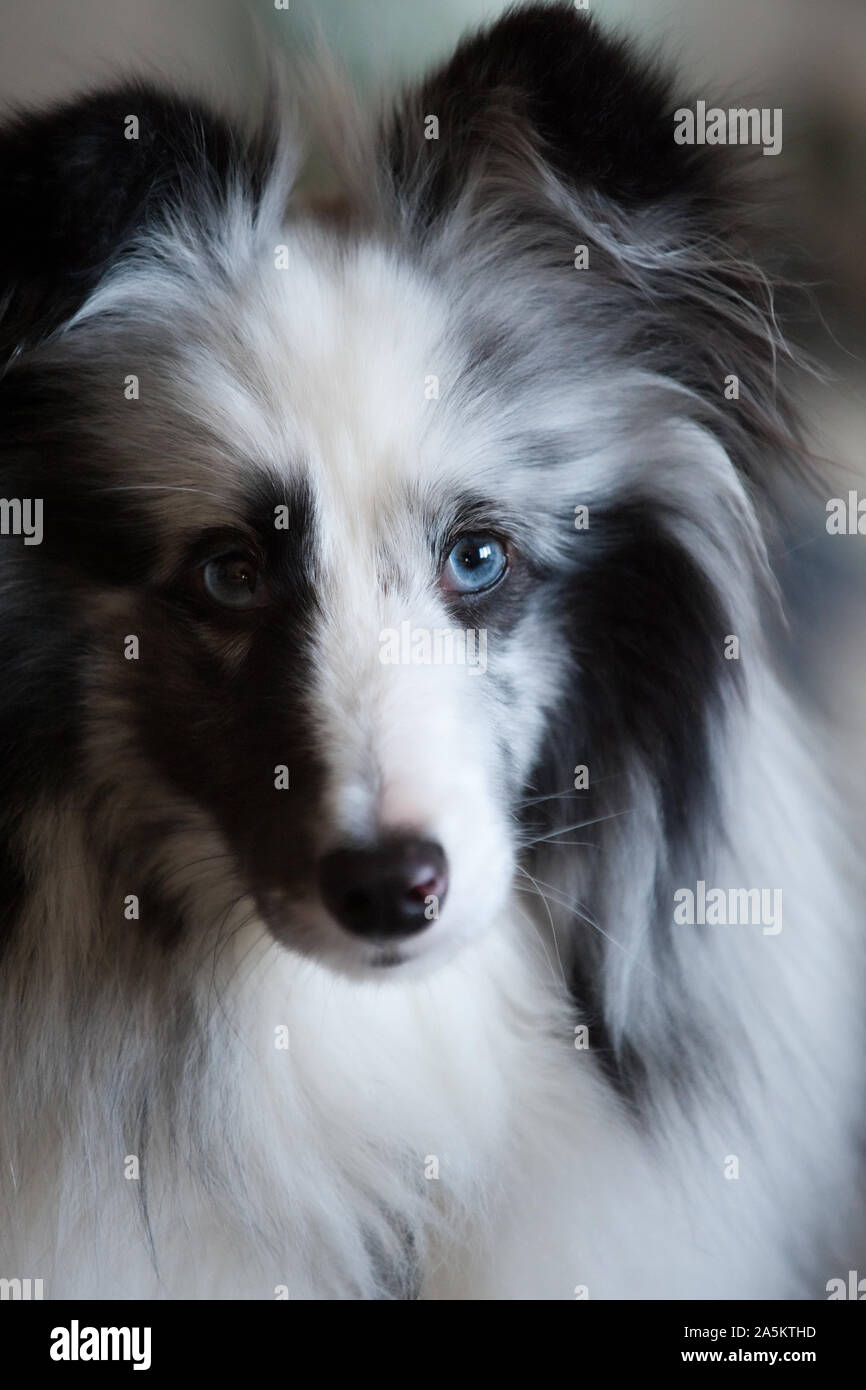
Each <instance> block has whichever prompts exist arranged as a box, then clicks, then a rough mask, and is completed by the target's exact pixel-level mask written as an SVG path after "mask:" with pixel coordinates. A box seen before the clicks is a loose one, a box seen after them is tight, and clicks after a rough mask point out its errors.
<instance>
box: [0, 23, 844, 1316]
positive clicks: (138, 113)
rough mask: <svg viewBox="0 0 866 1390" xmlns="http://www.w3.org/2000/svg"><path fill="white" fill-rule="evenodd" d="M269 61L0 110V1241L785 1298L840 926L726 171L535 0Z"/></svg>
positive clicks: (36, 1273) (823, 1079)
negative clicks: (389, 66)
mask: <svg viewBox="0 0 866 1390" xmlns="http://www.w3.org/2000/svg"><path fill="white" fill-rule="evenodd" d="M317 71H318V72H319V78H320V80H319V88H318V98H316V79H315V77H310V76H309V75H308V76H307V78H306V80H305V88H306V90H307V96H306V97H304V98H303V99H302V98H301V97H300V96H299V95H298V94H297V91H289V93H288V95H287V96H286V95H285V94H284V96H282V97H279V96H278V97H277V98H276V99H275V100H273V101H271V102H269V110H270V114H269V115H268V116H267V117H266V118H265V119H264V120H262V121H261V122H259V123H258V124H257V126H256V128H255V129H254V130H246V129H241V128H239V127H238V126H237V125H233V124H232V123H231V122H229V121H228V120H227V119H226V118H224V117H223V116H221V115H219V114H216V113H214V112H211V111H208V110H206V109H204V107H203V106H202V105H201V104H199V103H197V102H193V101H188V100H186V99H184V98H183V97H182V96H180V95H178V94H177V93H176V92H167V91H160V90H157V89H156V88H153V87H150V86H148V85H146V84H142V83H140V82H137V83H132V84H131V85H128V86H120V87H117V88H115V89H113V90H110V91H107V92H101V93H96V94H92V93H91V94H86V95H84V96H82V97H80V98H79V99H76V100H73V101H72V102H70V103H69V104H65V105H62V106H59V107H56V108H54V109H52V110H49V111H46V112H37V113H35V114H33V113H25V114H23V115H20V116H18V117H16V118H15V119H14V120H11V121H10V122H8V123H7V125H6V127H5V129H4V131H3V133H2V137H0V180H2V185H3V187H4V189H5V205H4V213H3V219H2V227H0V243H2V274H3V286H2V315H0V347H2V353H3V362H4V372H3V377H2V383H0V410H2V443H0V450H2V453H0V460H2V462H0V468H2V483H0V489H2V506H0V522H2V532H3V534H2V535H0V584H2V617H0V652H2V658H0V659H2V681H0V685H2V697H0V757H2V838H0V856H2V876H0V881H2V921H0V944H2V958H0V985H2V1004H0V1037H2V1045H0V1056H2V1087H0V1092H2V1100H0V1190H2V1201H0V1275H2V1276H3V1278H4V1279H7V1280H14V1279H24V1278H31V1279H37V1278H41V1279H42V1280H43V1282H44V1290H45V1296H46V1297H52V1298H57V1297H75V1298H142V1299H154V1298H187V1299H188V1298H200V1299H201V1298H222V1299H242V1298H243V1299H272V1298H275V1297H276V1298H280V1297H288V1298H293V1299H299V1298H300V1299H381V1298H384V1299H574V1298H589V1299H597V1298H715V1297H719V1298H737V1299H742V1298H822V1297H825V1296H826V1294H825V1289H826V1287H827V1281H828V1280H829V1279H831V1278H833V1277H834V1276H836V1275H839V1274H841V1275H843V1276H844V1275H845V1271H847V1270H848V1268H849V1266H850V1267H852V1268H856V1267H857V1266H856V1260H857V1259H858V1257H860V1258H861V1259H862V1255H863V1250H864V1246H863V1240H862V1232H863V1221H862V1207H861V1202H862V1191H861V1190H860V1182H859V1176H858V1163H859V1156H860V1154H861V1152H862V1144H861V1141H862V1132H861V1128H860V1126H861V1121H862V1115H863V1111H862V1089H861V1083H862V1056H863V1041H864V1039H863V1021H862V1016H861V1004H862V998H863V949H862V933H861V931H860V920H859V919H860V914H859V912H858V910H857V906H856V899H857V889H856V886H855V885H856V879H857V866H856V858H855V857H854V856H853V855H852V853H851V851H850V849H849V848H847V844H848V840H849V839H850V838H851V837H850V836H848V835H847V834H846V829H845V826H846V817H845V814H844V810H843V809H841V808H839V807H837V805H836V801H837V798H836V795H835V793H834V791H833V788H832V785H831V784H832V782H833V775H832V768H833V759H834V757H835V756H836V755H835V754H834V752H833V749H832V745H831V744H830V743H829V742H827V741H826V737H825V734H824V732H823V731H822V729H821V727H820V724H819V723H818V721H817V720H816V719H815V718H813V717H812V716H811V715H808V714H806V713H805V712H804V707H803V705H802V702H801V701H800V699H799V696H798V694H797V691H796V689H795V688H794V686H793V683H792V681H791V679H790V676H789V675H788V674H787V672H788V667H787V666H786V664H785V657H784V642H785V636H784V633H785V622H784V602H783V600H782V598H781V596H780V586H779V583H778V580H777V576H776V574H775V566H774V563H773V556H774V554H775V553H776V551H777V550H778V545H779V538H780V536H783V534H784V526H785V524H786V522H785V515H786V508H787V507H788V503H789V501H790V499H791V498H793V497H800V496H806V495H807V494H808V492H809V489H810V488H811V486H812V484H811V465H810V464H809V462H808V458H807V451H806V448H805V446H804V443H803V440H802V438H801V432H800V430H799V427H798V425H797V423H796V418H795V412H794V411H793V409H792V408H791V406H790V404H789V402H788V400H787V396H786V387H785V386H784V384H783V377H784V375H785V374H784V372H783V371H782V367H783V366H784V365H785V363H788V364H789V365H790V363H791V361H792V359H793V354H792V351H791V349H789V347H788V346H787V343H786V339H785V337H784V336H783V334H782V330H781V329H780V327H779V325H778V323H777V318H776V314H775V312H774V282H773V279H772V276H771V275H769V274H768V273H767V271H766V269H764V268H762V261H761V257H760V255H759V254H756V253H755V252H754V251H753V249H750V248H752V247H753V246H754V244H755V243H754V241H753V239H752V236H751V232H750V217H751V214H750V213H749V210H748V206H749V201H750V199H751V198H752V196H753V195H752V193H751V192H750V189H751V187H752V184H751V183H750V179H749V176H748V174H747V173H746V174H745V175H744V176H743V177H742V178H741V176H740V175H739V174H737V173H732V170H731V160H732V153H731V152H730V151H728V150H724V149H717V148H713V147H711V146H709V145H706V146H698V145H688V144H680V143H678V141H677V140H675V138H674V131H675V123H674V111H675V108H676V107H677V104H678V103H677V101H676V100H675V98H674V96H673V95H672V87H671V84H670V82H669V80H668V78H667V77H666V76H665V75H664V74H663V73H661V72H660V71H658V70H657V69H656V68H655V67H653V66H652V65H651V64H648V63H647V62H646V61H645V59H644V58H642V57H640V56H639V55H638V54H636V53H635V52H634V51H633V49H632V48H631V47H630V46H629V45H628V44H627V43H625V42H623V41H622V40H620V39H612V38H609V37H607V36H605V35H604V34H603V33H602V32H601V31H600V30H599V29H598V28H597V27H596V26H595V24H594V23H593V22H591V21H590V20H588V19H587V18H586V17H584V16H582V15H581V14H580V13H579V12H577V11H576V10H575V8H574V7H573V6H571V5H567V4H550V5H543V4H531V5H529V6H526V7H522V8H518V9H515V10H512V11H509V12H508V13H507V14H506V15H505V16H504V17H502V18H501V19H500V20H499V21H498V22H496V23H494V24H493V25H492V27H488V28H487V29H486V30H484V31H482V32H480V33H478V34H476V35H474V36H471V37H469V38H468V39H467V40H466V41H464V42H463V43H462V44H461V45H460V47H459V48H458V49H457V51H456V53H455V54H454V56H453V57H452V58H451V59H450V61H448V62H447V63H445V64H444V65H443V66H442V67H441V68H440V69H439V70H438V71H436V72H434V73H433V74H432V75H430V76H429V77H428V78H427V79H426V80H425V81H424V82H423V83H422V84H420V85H419V86H417V87H415V88H413V89H411V90H407V91H406V92H404V93H403V94H402V96H400V97H399V98H398V99H396V100H394V101H393V102H392V103H391V104H390V105H389V107H388V109H387V110H384V111H383V112H380V113H375V112H374V113H372V114H370V113H366V114H365V113H364V112H363V111H362V109H361V105H360V104H359V102H358V101H357V100H356V99H355V98H353V97H351V96H350V95H348V94H347V91H346V90H343V89H341V87H340V84H339V82H338V81H337V79H336V78H335V77H334V76H333V71H334V70H333V68H329V67H328V66H327V65H326V64H325V65H321V64H320V65H319V67H318V69H317ZM310 91H312V93H313V98H314V100H313V106H314V107H315V110H316V119H315V122H314V125H313V126H312V127H310V125H309V122H307V131H308V134H307V135H306V136H304V137H302V136H301V135H299V133H298V131H299V129H300V122H301V120H302V118H301V117H300V116H298V114H297V112H298V111H300V110H302V109H306V108H307V107H308V106H309V101H308V97H309V92H310ZM304 119H305V118H304ZM305 140H306V142H307V143H306V144H305V143H304V141H305ZM311 146H312V148H313V149H314V151H316V152H317V156H318V163H317V164H316V165H315V166H314V167H316V168H318V169H319V170H320V171H322V170H325V171H326V174H327V177H324V176H322V177H319V178H318V179H317V180H314V179H312V178H311V175H310V173H309V169H310V165H309V161H308V158H307V154H306V153H305V151H306V150H307V149H309V148H310V147H311ZM757 162H758V163H760V160H758V161H757Z"/></svg>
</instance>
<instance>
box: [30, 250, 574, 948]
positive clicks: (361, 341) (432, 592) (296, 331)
mask: <svg viewBox="0 0 866 1390" xmlns="http://www.w3.org/2000/svg"><path fill="white" fill-rule="evenodd" d="M284 244H285V246H286V253H285V262H286V269H285V270H277V269H275V268H274V266H273V263H272V262H271V263H270V264H269V263H268V261H267V260H265V262H264V265H263V266H260V267H258V269H257V279H258V283H256V282H255V281H253V283H252V284H249V283H247V284H243V285H241V286H239V287H235V286H232V287H231V288H230V289H229V290H228V292H227V293H225V294H220V293H219V292H217V291H214V290H213V289H211V290H210V291H209V292H208V291H207V290H204V291H203V293H204V297H205V300H206V301H207V303H206V305H205V304H202V305H201V306H200V308H199V309H198V310H197V307H196V305H195V303H194V302H193V303H190V302H188V301H187V302H183V301H184V295H183V289H182V287H180V286H177V287H175V288H176V292H177V293H178V295H179V300H178V302H177V304H176V307H175V309H174V310H172V308H171V307H170V305H171V293H172V289H171V286H170V285H169V284H168V283H166V282H165V281H164V282H163V283H161V285H160V287H159V291H158V295H159V298H158V301H157V300H156V299H155V297H154V293H153V291H152V288H151V285H150V282H149V280H148V279H147V277H145V278H144V279H143V281H138V282H136V280H135V279H134V277H130V280H129V283H128V284H127V285H126V286H121V285H120V284H119V283H118V284H117V285H116V286H114V287H112V288H111V290H110V291H107V292H106V293H107V294H109V293H110V294H111V295H112V296H114V297H118V296H119V297H120V298H122V301H123V303H124V314H125V317H126V316H127V315H128V324H127V325H125V326H123V327H119V326H118V325H117V324H113V325H112V326H111V329H110V331H109V332H108V334H107V335H106V340H105V350H104V356H103V354H102V352H101V350H100V346H99V342H100V336H101V333H102V329H101V327H100V326H99V323H100V321H101V319H102V316H103V313H104V310H103V309H102V308H101V307H100V304H99V298H98V296H97V298H96V300H95V301H94V303H93V305H92V306H91V308H90V309H89V310H88V313H89V314H93V331H92V332H90V333H88V334H87V343H88V346H87V355H88V359H89V363H90V366H85V365H84V364H83V363H82V372H83V375H84V377H85V378H86V377H87V376H88V374H90V375H91V380H90V381H89V382H87V385H86V386H84V385H82V389H83V390H86V392H87V415H88V419H89V420H90V421H92V422H94V423H95V422H98V423H95V428H96V430H97V432H98V433H99V435H100V438H101V439H102V441H103V442H102V445H101V446H100V447H101V454H100V457H99V458H95V457H91V459H90V468H91V470H92V472H91V477H90V480H89V486H90V487H91V488H92V489H93V490H94V491H98V490H99V489H100V488H101V487H104V489H105V497H106V507H107V511H106V512H105V513H104V514H103V521H102V524H103V525H106V526H107V527H108V529H109V531H111V530H112V529H114V528H115V527H119V528H120V529H122V530H124V531H125V533H126V534H130V533H133V534H134V535H135V536H136V537H137V540H138V546H139V548H140V545H141V544H147V545H151V546H152V554H150V555H149V556H148V557H147V559H146V561H145V563H144V566H143V570H142V571H141V572H140V573H139V574H138V575H136V574H135V572H134V567H135V564H136V563H137V562H138V553H137V550H131V551H130V552H129V553H128V557H127V560H126V561H125V560H124V559H123V558H122V557H121V559H120V565H121V570H123V569H124V568H125V571H126V572H125V573H121V575H120V579H121V582H120V584H119V585H118V586H117V587H111V588H106V587H105V586H104V583H101V582H99V581H100V578H103V579H104V576H103V577H100V576H96V575H95V576H94V578H95V579H96V580H97V582H96V583H95V584H94V585H93V587H92V588H90V589H89V590H88V592H87V597H86V598H84V599H83V606H84V608H85V609H86V610H87V611H88V612H89V613H91V614H92V615H93V616H92V622H91V624H90V632H91V637H90V641H91V642H92V643H93V648H94V654H93V659H92V662H91V663H90V664H89V669H88V672H87V673H86V675H85V677H84V680H85V686H86V694H85V702H86V705H87V709H88V719H89V725H90V728H91V731H92V733H91V737H90V740H89V742H88V745H87V746H88V750H89V752H88V756H90V755H92V759H93V763H92V769H93V775H94V778H95V779H96V780H98V781H99V782H100V783H101V784H102V785H103V786H104V783H105V777H106V772H107V770H108V769H110V770H111V776H112V778H113V779H116V784H117V786H118V788H121V787H122V786H123V784H124V782H125V780H126V779H127V778H128V779H129V780H130V781H136V780H137V781H138V783H139V784H140V783H141V781H142V780H144V782H145V783H146V784H148V785H149V790H148V791H147V792H146V793H145V792H144V791H142V792H140V793H139V795H143V796H146V797H147V799H148V800H149V801H152V802H155V803H157V804H158V803H159V802H160V801H161V800H165V798H166V793H170V794H172V795H179V796H180V797H181V798H183V799H185V800H187V801H188V802H189V803H191V804H192V805H193V806H195V807H196V808H197V810H198V811H199V812H201V813H203V815H204V816H205V817H206V818H208V819H209V820H212V822H213V824H214V826H215V827H216V829H217V831H218V835H219V838H220V840H221V841H222V842H223V843H224V845H225V847H226V850H227V852H228V853H229V855H230V856H231V858H232V860H233V861H234V862H235V863H236V864H237V866H238V870H239V874H240V876H241V881H242V883H243V884H244V886H246V887H248V889H249V891H250V893H251V895H252V896H253V897H254V899H255V901H256V903H257V905H258V907H259V910H260V911H261V913H262V915H263V917H264V919H265V921H266V922H267V923H268V925H269V927H270V929H271V931H272V932H273V933H274V935H275V936H276V937H277V938H278V939H279V940H280V941H282V942H284V943H285V944H286V945H288V946H291V947H293V948H296V949H299V950H301V951H306V952H310V953H311V954H313V955H315V956H317V957H320V958H322V957H324V958H326V959H327V960H328V961H330V962H332V963H333V964H334V965H335V966H336V967H337V968H339V969H342V970H349V971H355V970H358V969H365V968H368V967H379V966H382V965H396V964H399V963H410V962H412V961H415V960H424V961H426V960H427V959H428V958H429V959H430V960H431V961H433V960H435V959H438V958H441V957H442V956H444V955H445V954H446V953H447V952H449V951H452V950H453V949H455V947H457V946H459V945H460V944H462V943H464V942H466V941H468V940H471V939H472V938H473V937H475V936H477V935H478V934H479V933H481V932H483V931H485V930H486V929H487V927H488V926H489V925H490V923H491V922H492V921H493V920H494V919H495V917H496V914H497V912H499V911H500V910H501V908H502V906H503V904H504V901H505V898H506V894H507V891H508V887H509V882H510V879H511V876H512V874H513V871H514V860H513V854H514V848H513V846H514V841H515V831H516V824H515V820H514V817H513V814H512V811H513V806H514V804H515V799H516V797H517V796H518V794H519V792H520V790H521V788H522V786H523V784H524V781H525V779H526V777H527V775H528V772H529V770H530V767H531V763H532V759H533V756H534V754H535V751H536V748H537V745H538V740H539V735H540V730H541V727H542V723H543V716H544V709H545V706H546V705H548V704H549V703H550V701H551V699H552V698H553V696H554V694H555V691H556V689H557V687H558V685H559V680H560V672H559V671H558V669H557V667H558V665H561V663H558V662H557V659H556V655H555V653H556V643H555V641H551V640H550V628H551V623H550V622H547V621H546V620H545V617H544V605H543V604H541V606H539V604H540V599H541V596H542V594H543V592H544V590H545V588H546V586H548V585H549V583H550V581H551V576H552V572H553V564H552V557H553V555H554V553H555V549H556V544H557V532H559V533H560V535H559V541H560V542H563V541H564V542H565V545H566V546H571V545H572V544H573V543H572V541H571V539H570V536H569V530H570V531H571V535H574V529H573V518H572V516H570V515H569V514H568V512H565V513H563V512H562V510H561V507H560V508H559V512H560V514H559V515H557V510H558V508H557V499H556V496H555V494H552V493H551V492H550V479H549V478H548V477H547V473H546V469H545V460H544V459H539V460H538V461H537V471H533V469H532V468H531V467H525V466H524V463H525V462H526V460H525V458H523V457H520V455H521V454H522V453H523V451H525V450H527V449H531V448H532V446H533V430H534V429H535V428H537V425H538V422H537V420H535V418H534V412H533V409H532V403H531V401H515V402H514V403H513V404H514V407H515V411H516V414H517V415H518V416H519V417H520V419H521V430H522V438H521V439H520V440H518V439H515V438H514V437H513V436H512V437H509V435H510V433H511V430H512V428H513V423H514V419H513V416H512V412H510V411H506V412H504V413H500V412H499V411H497V410H495V409H492V408H490V402H489V401H488V402H487V406H486V408H484V409H482V410H481V411H480V412H479V410H478V406H479V402H478V398H477V395H476V393H475V392H474V391H468V392H467V391H466V390H465V389H463V387H462V384H461V382H462V378H463V376H464V374H465V370H466V365H467V364H466V358H467V354H468V351H469V349H468V347H467V346H466V344H465V328H464V325H463V324H462V323H461V321H460V318H459V316H458V315H457V314H456V313H454V312H452V311H450V310H449V306H448V304H447V301H446V300H445V298H444V296H443V295H442V294H441V293H438V292H437V291H436V290H435V289H434V288H433V287H430V286H427V285H425V284H424V282H423V280H422V279H421V278H420V277H419V276H418V275H417V274H415V273H414V272H413V271H412V270H411V269H410V268H409V267H407V266H403V265H401V264H400V262H399V261H398V260H396V259H395V258H394V257H393V256H387V255H385V254H383V253H382V252H380V251H378V250H375V249H370V248H361V249H357V250H355V249H351V250H348V251H347V250H345V249H344V250H343V251H341V252H338V251H336V250H335V248H334V247H329V246H328V245H327V243H325V244H324V246H323V245H320V244H318V243H317V240H316V237H315V236H313V237H312V238H311V237H310V236H309V234H307V235H305V236H301V237H298V236H295V237H291V236H290V237H289V239H288V241H287V242H285V243H284ZM263 249H264V248H263ZM172 319H175V321H176V322H178V323H180V324H182V325H183V327H182V331H181V333H179V334H175V333H174V331H173V330H172V329H171V327H170V326H169V327H168V328H166V324H168V325H170V323H171V320H172ZM166 339H169V340H170V341H169V342H168V343H167V342H166ZM166 347H168V352H167V353H166ZM100 358H102V360H101V361H100V360H99V359H100ZM110 359H113V360H114V361H121V362H123V363H124V370H123V372H122V373H121V376H120V377H118V375H117V371H116V368H114V367H113V366H112V364H111V360H110ZM97 362H99V365H95V364H96V363H97ZM127 366H129V369H130V371H133V369H134V368H138V375H139V376H140V386H139V396H138V399H137V400H132V401H126V400H125V398H124V393H123V378H124V377H125V376H126V375H127V372H126V367H127ZM432 378H438V390H437V387H436V384H435V382H434V381H433V380H432ZM79 380H81V378H79ZM479 415H480V418H475V417H478V416H479ZM503 420H504V421H505V422H506V428H505V430H504V431H503V430H502V428H501V426H502V423H503ZM81 450H82V453H84V452H86V446H85V445H84V443H83V442H82V444H81ZM71 452H73V453H74V452H76V451H75V449H74V448H73V449H72V451H71ZM515 455H517V457H515ZM542 479H544V482H543V484H542V482H541V480H542ZM82 481H83V480H82ZM542 486H543V489H544V492H545V495H544V496H543V497H539V496H538V495H537V494H538V491H539V488H540V487H542ZM560 501H561V502H565V503H567V502H568V495H566V496H565V497H564V498H561V499H560ZM83 505H85V506H87V505H89V504H88V503H84V504H83ZM49 515H50V513H49ZM45 546H46V552H45V553H46V555H48V554H50V553H52V552H51V542H50V540H49V539H46V542H45ZM75 549H76V539H75V537H74V536H70V538H69V551H70V552H73V553H71V554H70V556H69V558H70V559H71V562H72V564H73V565H76V566H77V565H79V564H80V562H81V559H80V552H79V555H77V556H76V555H75V554H74V552H75ZM94 560H95V564H96V565H97V566H98V565H99V562H100V557H99V554H98V550H97V552H96V554H95V556H94ZM129 637H135V638H136V639H137V656H136V655H133V656H132V657H131V658H130V659H127V658H126V656H125V654H124V653H125V643H126V645H127V646H128V643H127V642H126V639H127V638H129ZM106 730H110V745H111V750H112V751H111V753H109V752H108V749H107V747H106ZM133 763H134V764H136V765H137V766H138V767H139V768H140V769H141V764H142V763H145V764H146V765H147V769H148V770H147V773H144V771H143V769H141V770H140V771H139V772H138V773H137V774H133V772H132V770H131V764H133ZM166 849H167V851H168V852H169V853H171V844H170V836H169V837H168V839H167V841H166ZM218 852H219V850H218V845H217V843H216V841H215V843H214V847H213V853H214V855H216V854H217V853H218Z"/></svg>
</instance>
